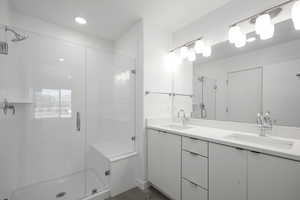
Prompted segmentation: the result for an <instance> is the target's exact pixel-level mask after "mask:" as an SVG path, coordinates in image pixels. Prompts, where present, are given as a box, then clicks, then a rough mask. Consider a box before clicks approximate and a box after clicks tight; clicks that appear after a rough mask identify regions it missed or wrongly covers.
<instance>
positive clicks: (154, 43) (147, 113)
mask: <svg viewBox="0 0 300 200" xmlns="http://www.w3.org/2000/svg"><path fill="white" fill-rule="evenodd" d="M170 47H171V33H170V32H167V31H165V30H162V29H160V28H159V27H156V26H154V25H151V24H148V23H146V24H145V23H144V22H142V21H141V22H138V23H137V24H135V25H134V26H132V28H131V29H130V30H128V31H127V32H126V33H124V34H123V35H122V37H121V38H119V39H118V40H117V41H116V42H115V49H116V50H117V51H118V52H121V53H123V54H126V55H129V56H132V57H134V58H136V62H137V80H136V81H137V90H136V91H137V121H136V122H137V129H136V130H137V132H136V133H137V150H138V153H139V158H138V162H137V184H138V186H141V187H143V184H145V182H146V179H147V177H146V141H145V123H144V122H145V119H146V118H152V117H155V118H156V117H167V118H170V117H171V104H172V99H171V98H170V97H169V96H167V95H162V96H161V95H147V96H145V91H154V92H158V91H161V92H172V89H173V86H172V85H173V83H172V71H171V70H170V68H168V66H166V65H165V57H166V55H167V53H168V51H169V49H170Z"/></svg>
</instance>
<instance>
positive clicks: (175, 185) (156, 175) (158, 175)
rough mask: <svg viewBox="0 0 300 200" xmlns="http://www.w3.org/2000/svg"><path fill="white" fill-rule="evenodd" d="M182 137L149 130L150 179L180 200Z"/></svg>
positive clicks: (172, 196)
mask: <svg viewBox="0 0 300 200" xmlns="http://www.w3.org/2000/svg"><path fill="white" fill-rule="evenodd" d="M180 174H181V137H180V136H176V135H172V134H167V133H162V132H158V131H154V130H148V179H149V181H150V182H151V183H152V184H153V185H154V186H156V187H158V189H160V190H161V191H162V192H164V193H165V194H166V195H168V196H169V197H171V198H172V199H174V200H180V196H181V192H180V190H181V189H180V188H181V186H180V185H181V184H180Z"/></svg>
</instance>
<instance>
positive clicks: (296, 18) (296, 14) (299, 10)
mask: <svg viewBox="0 0 300 200" xmlns="http://www.w3.org/2000/svg"><path fill="white" fill-rule="evenodd" d="M292 19H293V23H294V27H295V29H296V30H300V1H297V2H296V3H295V4H294V5H293V8H292Z"/></svg>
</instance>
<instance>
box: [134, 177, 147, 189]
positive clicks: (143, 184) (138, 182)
mask: <svg viewBox="0 0 300 200" xmlns="http://www.w3.org/2000/svg"><path fill="white" fill-rule="evenodd" d="M136 186H137V187H138V188H140V189H141V190H146V189H147V188H149V187H150V184H149V182H148V181H144V180H141V179H136Z"/></svg>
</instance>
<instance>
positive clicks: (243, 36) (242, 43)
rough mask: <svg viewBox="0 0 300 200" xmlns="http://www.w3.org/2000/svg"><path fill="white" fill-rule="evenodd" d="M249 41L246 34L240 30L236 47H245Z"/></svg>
mask: <svg viewBox="0 0 300 200" xmlns="http://www.w3.org/2000/svg"><path fill="white" fill-rule="evenodd" d="M246 43H247V38H246V34H244V33H242V32H240V33H239V34H238V35H237V36H236V39H235V43H234V45H235V47H236V48H241V47H244V46H245V45H246Z"/></svg>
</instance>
